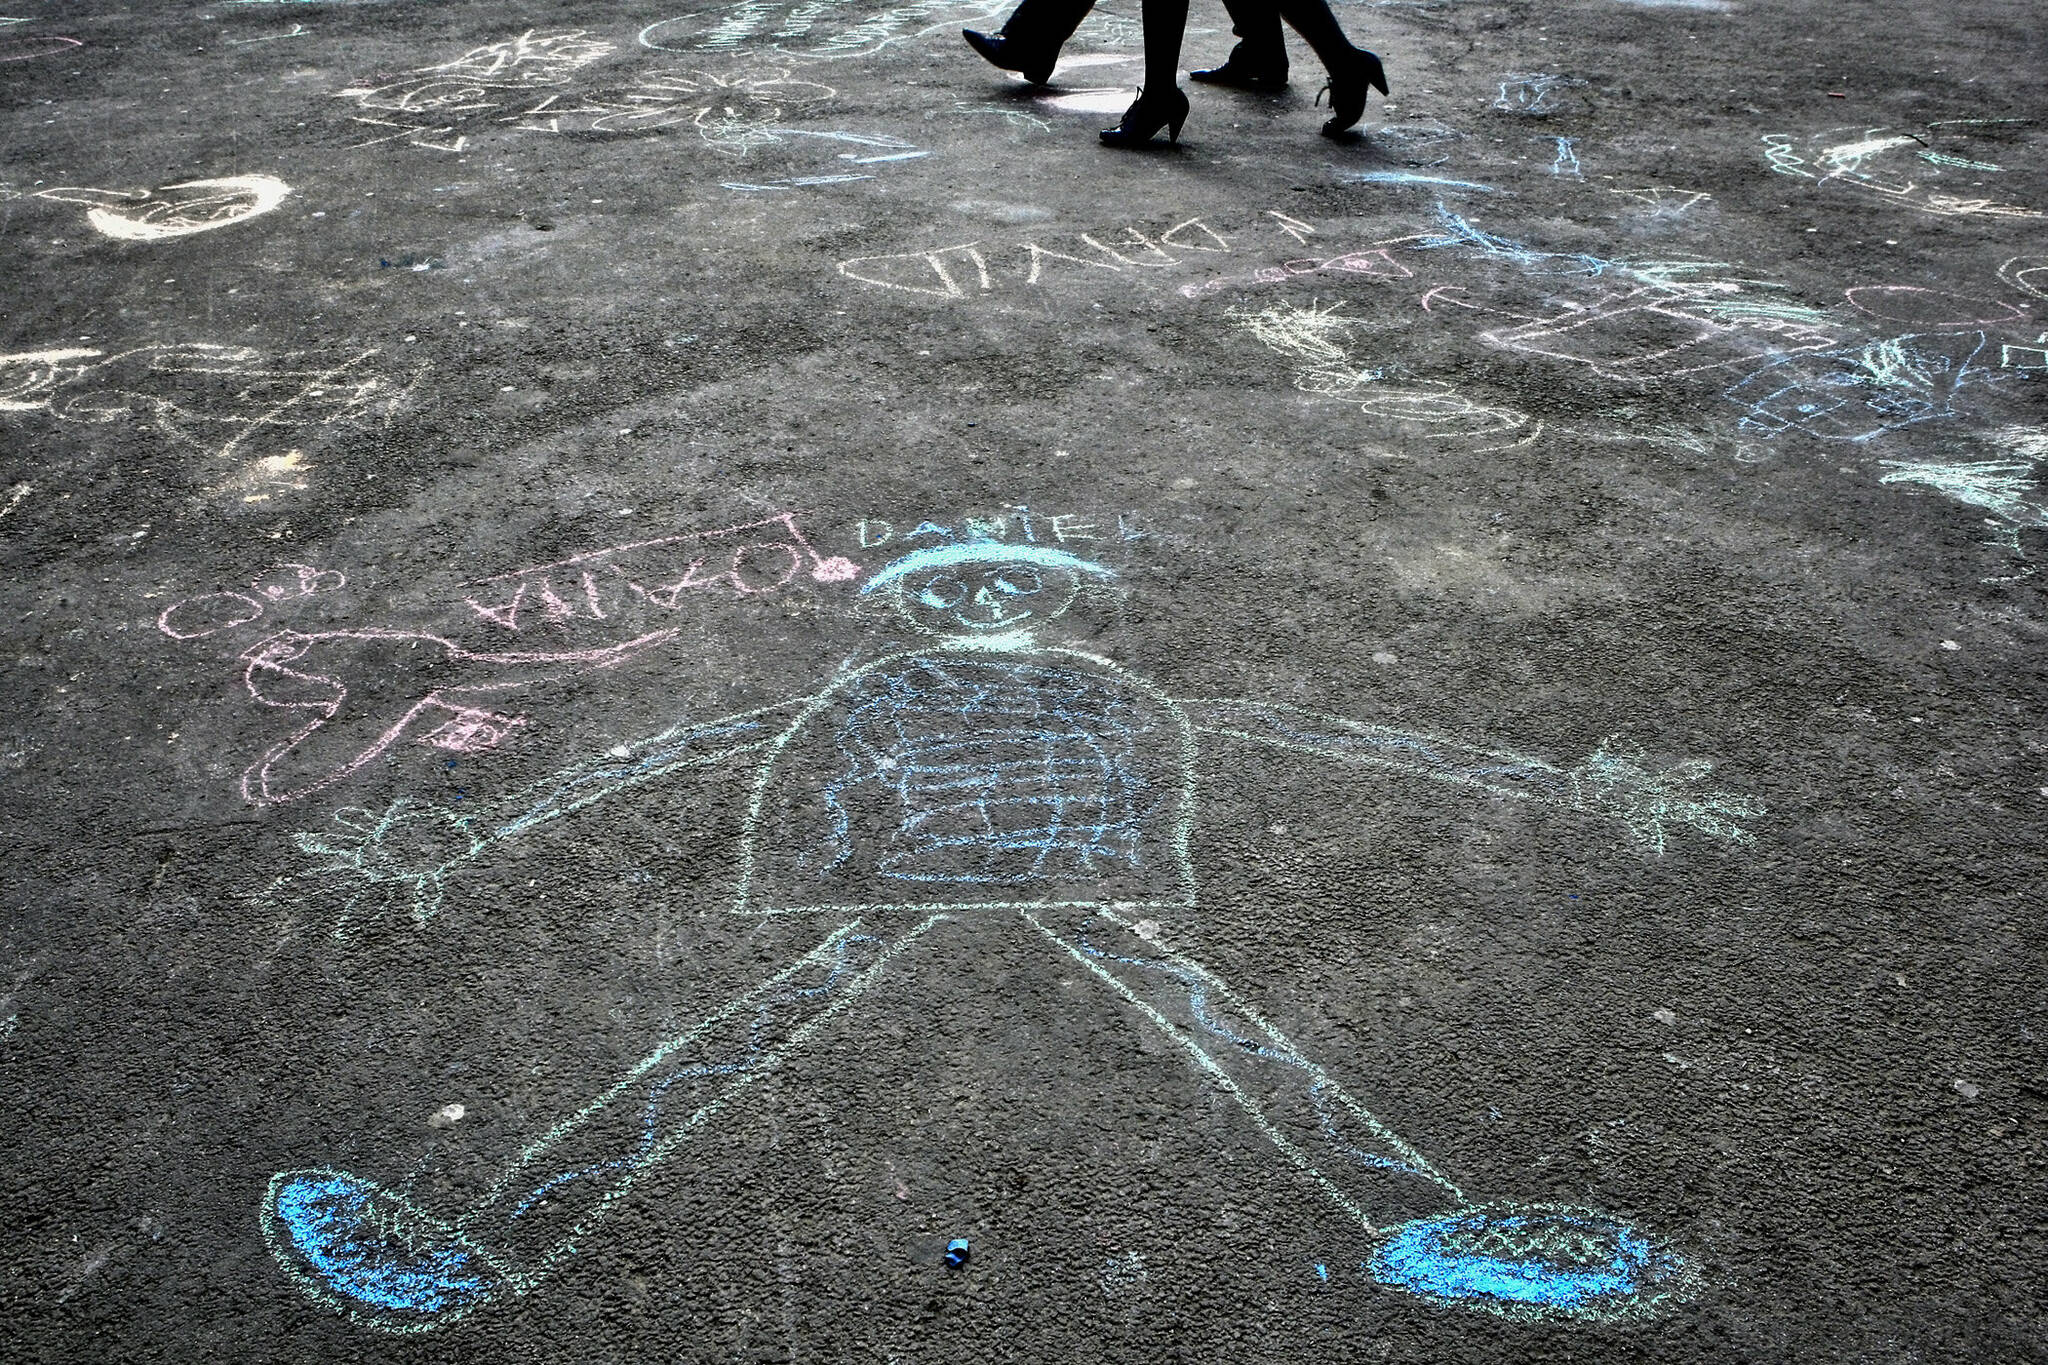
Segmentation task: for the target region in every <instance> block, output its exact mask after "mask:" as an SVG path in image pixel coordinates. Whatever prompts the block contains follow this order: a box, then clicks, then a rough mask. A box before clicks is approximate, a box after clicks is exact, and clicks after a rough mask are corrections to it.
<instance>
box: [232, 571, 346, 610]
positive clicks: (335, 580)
mask: <svg viewBox="0 0 2048 1365" xmlns="http://www.w3.org/2000/svg"><path fill="white" fill-rule="evenodd" d="M249 586H250V587H252V588H254V589H256V591H257V593H258V594H259V595H261V596H262V597H264V598H266V599H268V600H269V601H272V602H282V601H284V600H285V599H287V598H291V597H311V596H312V595H313V594H314V593H320V592H333V591H335V590H336V589H337V588H345V587H347V586H348V578H347V577H346V576H345V575H344V574H342V573H341V571H340V570H338V569H316V568H314V567H313V566H312V565H311V564H278V565H275V566H273V567H272V568H270V569H268V570H266V571H265V572H264V574H263V576H262V577H261V578H258V579H257V580H256V581H255V582H254V583H251V584H250V585H249Z"/></svg>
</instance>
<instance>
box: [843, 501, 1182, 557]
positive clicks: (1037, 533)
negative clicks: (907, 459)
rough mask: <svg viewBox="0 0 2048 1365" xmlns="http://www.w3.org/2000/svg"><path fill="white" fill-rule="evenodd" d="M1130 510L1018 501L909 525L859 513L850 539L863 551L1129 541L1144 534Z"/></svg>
mask: <svg viewBox="0 0 2048 1365" xmlns="http://www.w3.org/2000/svg"><path fill="white" fill-rule="evenodd" d="M1137 519H1138V514H1137V513H1136V512H1119V513H1117V514H1116V515H1115V516H1114V517H1100V516H1078V515H1075V514H1073V513H1070V512H1055V513H1052V514H1050V515H1048V514H1047V513H1044V512H1040V511H1034V510H1033V509H1032V508H1030V507H1026V506H1023V505H1021V504H1020V505H1012V506H1007V507H1005V508H1004V509H1003V510H1002V511H1000V512H988V513H983V514H981V515H979V516H967V517H961V518H958V519H957V521H951V522H942V521H933V520H931V519H930V518H920V519H919V520H918V521H917V523H916V524H915V525H911V524H909V522H908V520H907V519H904V520H903V521H900V522H899V521H886V520H884V519H882V518H881V517H863V518H862V519H861V520H860V521H859V522H858V523H857V524H856V525H855V527H854V538H855V540H856V541H857V542H858V543H859V545H860V547H861V548H862V549H864V550H866V549H872V548H874V547H875V546H878V545H898V546H905V547H908V546H911V545H915V544H936V543H943V542H947V541H982V540H1017V541H1021V542H1022V543H1023V544H1026V545H1037V544H1051V545H1067V544H1085V543H1088V542H1091V541H1117V542H1124V541H1133V540H1142V539H1144V538H1145V533H1144V532H1143V531H1140V530H1138V529H1137V525H1136V523H1137Z"/></svg>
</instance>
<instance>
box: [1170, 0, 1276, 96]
mask: <svg viewBox="0 0 2048 1365" xmlns="http://www.w3.org/2000/svg"><path fill="white" fill-rule="evenodd" d="M1223 8H1224V9H1226V10H1228V11H1229V12H1230V31H1231V32H1232V33H1234V34H1236V35H1237V45H1236V46H1235V47H1233V48H1231V49H1230V56H1229V58H1228V59H1226V60H1225V61H1224V63H1223V65H1221V66H1215V67H1209V68H1208V69H1206V70H1202V71H1190V72H1189V73H1188V74H1189V75H1190V76H1192V77H1194V79H1196V80H1198V81H1202V82H1204V83H1205V84H1208V85H1227V86H1234V87H1236V88H1238V89H1240V90H1278V89H1279V88H1280V87H1281V86H1283V85H1285V84H1287V44H1286V41H1285V40H1284V39H1283V38H1282V37H1281V36H1280V11H1279V10H1277V9H1275V8H1274V7H1273V3H1272V0H1223Z"/></svg>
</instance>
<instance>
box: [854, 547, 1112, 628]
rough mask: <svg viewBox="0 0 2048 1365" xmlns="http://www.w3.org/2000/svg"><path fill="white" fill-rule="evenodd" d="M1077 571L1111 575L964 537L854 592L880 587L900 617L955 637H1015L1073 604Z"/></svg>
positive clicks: (1048, 551)
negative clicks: (960, 541)
mask: <svg viewBox="0 0 2048 1365" xmlns="http://www.w3.org/2000/svg"><path fill="white" fill-rule="evenodd" d="M1083 574H1094V575H1097V576H1099V577H1102V578H1112V577H1114V576H1115V575H1114V574H1113V573H1112V572H1111V571H1110V570H1109V569H1106V568H1104V567H1103V566H1102V565H1100V564H1092V563H1090V562H1089V561H1087V560H1085V559H1081V558H1079V557H1078V556H1076V555H1071V554H1068V553H1067V552H1066V551H1064V550H1055V549H1052V548H1051V547H1049V546H1044V545H1003V544H998V543H994V542H970V543H968V544H964V545H944V546H935V547H933V548H931V549H926V550H918V551H916V552H914V553H912V554H908V555H905V556H904V557H903V558H901V559H899V560H897V561H896V562H895V563H894V564H891V565H889V566H888V567H887V568H885V569H883V570H882V571H881V572H880V573H878V574H876V575H875V576H874V577H873V578H871V579H869V580H868V582H867V585H866V586H865V587H863V588H862V589H861V591H862V592H863V593H870V592H874V591H876V590H877V589H887V590H888V592H889V593H890V595H891V597H892V598H893V599H894V601H895V604H896V610H897V611H898V612H899V613H901V614H902V616H903V619H904V620H906V621H908V622H909V623H910V624H911V625H912V626H914V627H916V628H917V629H918V630H920V631H922V632H924V633H925V634H928V635H939V636H944V637H947V638H949V639H954V640H975V639H985V640H990V641H993V640H996V639H999V638H1003V637H1015V636H1017V635H1018V633H1019V632H1024V631H1029V630H1031V629H1033V628H1035V627H1036V626H1038V625H1039V624H1040V623H1042V622H1045V621H1050V620H1052V619H1053V618H1054V617H1056V616H1058V615H1060V614H1061V613H1062V612H1064V611H1065V610H1066V609H1067V608H1068V607H1070V606H1072V605H1073V602H1074V598H1075V597H1076V596H1077V595H1078V594H1079V593H1080V591H1081V578H1082V575H1083Z"/></svg>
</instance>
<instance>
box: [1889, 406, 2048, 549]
mask: <svg viewBox="0 0 2048 1365" xmlns="http://www.w3.org/2000/svg"><path fill="white" fill-rule="evenodd" d="M1989 439H1990V441H1991V442H1992V443H1993V444H1995V445H1998V446H2002V447H2003V448H2004V449H2005V450H2006V452H2007V454H2008V455H2009V456H2011V457H2012V458H2008V459H2003V460H1966V461H1937V460H1882V461H1880V462H1879V466H1880V467H1881V468H1883V469H1886V470H1889V471H1890V472H1889V473H1886V474H1882V475H1880V476H1879V477H1878V482H1879V483H1885V484H1914V485H1918V486H1920V487H1922V488H1931V489H1933V490H1934V491H1935V492H1937V493H1940V494H1942V495H1943V496H1944V497H1948V498H1953V499H1954V500H1955V501H1957V502H1959V503H1962V504H1963V505H1964V506H1966V507H1975V508H1978V509H1980V510H1982V511H1983V512H1984V513H1985V514H1986V515H1985V518H1984V521H1985V524H1986V525H1988V526H1990V527H1991V528H1992V536H1991V540H1990V542H1989V543H1990V544H1993V545H1996V546H1998V547H1999V548H2001V549H2003V550H2006V551H2009V552H2010V553H2012V554H2014V555H2017V556H2019V557H2020V558H2022V559H2024V558H2026V552H2025V550H2023V549H2022V548H2021V546H2020V532H2021V531H2025V530H2044V529H2048V499H2044V498H2043V497H2042V496H2041V492H2042V489H2041V484H2040V482H2039V481H2038V479H2037V478H2036V477H2035V476H2036V474H2037V473H2038V472H2039V470H2040V468H2041V467H2042V465H2043V464H2048V432H2043V431H2037V430H2033V429H2030V428H2027V427H2017V426H2014V427H2004V428H2001V429H1999V430H1997V431H1994V432H1992V433H1990V435H1989ZM2033 572H2034V569H2033V567H2032V566H2029V567H2028V568H2026V569H2025V570H2024V571H2023V572H2022V574H2021V575H2020V576H2021V577H2026V576H2028V575H2030V574H2032V573H2033ZM1986 581H1987V582H1999V581H2004V580H1999V579H1990V580H1986Z"/></svg>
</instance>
